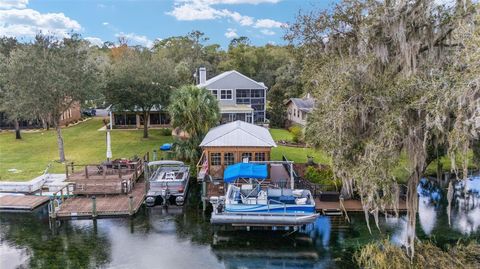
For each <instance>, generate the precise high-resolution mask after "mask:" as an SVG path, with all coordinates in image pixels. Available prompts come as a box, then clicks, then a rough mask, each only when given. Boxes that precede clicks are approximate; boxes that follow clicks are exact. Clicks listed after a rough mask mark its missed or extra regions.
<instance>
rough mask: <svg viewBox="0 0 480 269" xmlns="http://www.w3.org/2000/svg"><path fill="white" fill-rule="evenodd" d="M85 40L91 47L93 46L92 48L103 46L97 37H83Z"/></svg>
mask: <svg viewBox="0 0 480 269" xmlns="http://www.w3.org/2000/svg"><path fill="white" fill-rule="evenodd" d="M85 40H87V41H88V42H90V43H92V45H94V46H99V47H101V46H103V40H101V39H100V38H98V37H93V36H87V37H85Z"/></svg>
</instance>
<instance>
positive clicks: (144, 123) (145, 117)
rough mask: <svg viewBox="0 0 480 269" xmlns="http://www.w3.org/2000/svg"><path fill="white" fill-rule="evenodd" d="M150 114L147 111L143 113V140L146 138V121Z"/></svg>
mask: <svg viewBox="0 0 480 269" xmlns="http://www.w3.org/2000/svg"><path fill="white" fill-rule="evenodd" d="M149 115H150V113H149V112H148V111H144V112H143V138H148V119H149Z"/></svg>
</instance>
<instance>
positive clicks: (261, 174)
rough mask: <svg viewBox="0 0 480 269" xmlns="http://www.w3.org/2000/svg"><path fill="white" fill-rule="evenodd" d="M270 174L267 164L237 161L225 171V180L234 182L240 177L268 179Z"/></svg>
mask: <svg viewBox="0 0 480 269" xmlns="http://www.w3.org/2000/svg"><path fill="white" fill-rule="evenodd" d="M267 176H268V171H267V165H266V164H253V163H237V164H233V165H229V166H228V167H227V168H226V169H225V171H224V172H223V181H225V182H227V183H231V182H234V181H235V180H237V179H239V178H256V179H266V178H267Z"/></svg>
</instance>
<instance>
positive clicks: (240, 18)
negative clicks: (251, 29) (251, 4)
mask: <svg viewBox="0 0 480 269" xmlns="http://www.w3.org/2000/svg"><path fill="white" fill-rule="evenodd" d="M221 12H222V15H224V16H226V17H230V18H231V19H233V20H234V21H236V22H238V23H240V25H242V26H250V25H252V24H253V23H254V18H252V17H250V16H244V15H241V14H240V13H238V12H235V11H230V10H227V9H224V10H222V11H221Z"/></svg>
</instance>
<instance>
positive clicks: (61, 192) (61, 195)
mask: <svg viewBox="0 0 480 269" xmlns="http://www.w3.org/2000/svg"><path fill="white" fill-rule="evenodd" d="M67 187H68V185H67ZM60 197H61V198H62V204H63V202H65V198H64V197H63V188H62V189H60Z"/></svg>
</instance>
